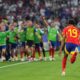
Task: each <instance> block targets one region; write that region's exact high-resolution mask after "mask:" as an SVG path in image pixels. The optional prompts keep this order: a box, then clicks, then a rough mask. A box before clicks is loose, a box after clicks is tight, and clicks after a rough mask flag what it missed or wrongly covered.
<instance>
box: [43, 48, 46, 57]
mask: <svg viewBox="0 0 80 80" xmlns="http://www.w3.org/2000/svg"><path fill="white" fill-rule="evenodd" d="M42 52H43V56H44V57H46V55H45V50H44V49H43V48H42Z"/></svg>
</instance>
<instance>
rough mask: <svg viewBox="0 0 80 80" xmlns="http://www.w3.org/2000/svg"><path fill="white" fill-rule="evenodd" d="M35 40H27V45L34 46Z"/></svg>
mask: <svg viewBox="0 0 80 80" xmlns="http://www.w3.org/2000/svg"><path fill="white" fill-rule="evenodd" d="M34 45H35V44H34V41H33V40H27V46H28V47H34Z"/></svg>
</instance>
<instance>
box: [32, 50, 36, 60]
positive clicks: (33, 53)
mask: <svg viewBox="0 0 80 80" xmlns="http://www.w3.org/2000/svg"><path fill="white" fill-rule="evenodd" d="M35 52H36V51H35V50H33V52H32V58H33V59H34V58H35Z"/></svg>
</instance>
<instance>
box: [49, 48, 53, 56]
mask: <svg viewBox="0 0 80 80" xmlns="http://www.w3.org/2000/svg"><path fill="white" fill-rule="evenodd" d="M51 54H52V48H50V49H49V55H50V56H51Z"/></svg>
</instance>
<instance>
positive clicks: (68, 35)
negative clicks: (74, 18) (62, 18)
mask: <svg viewBox="0 0 80 80" xmlns="http://www.w3.org/2000/svg"><path fill="white" fill-rule="evenodd" d="M62 34H63V35H64V36H65V42H67V43H73V44H77V45H78V44H79V30H78V28H76V27H75V26H73V25H69V26H67V27H65V28H64V29H63V33H62Z"/></svg>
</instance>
